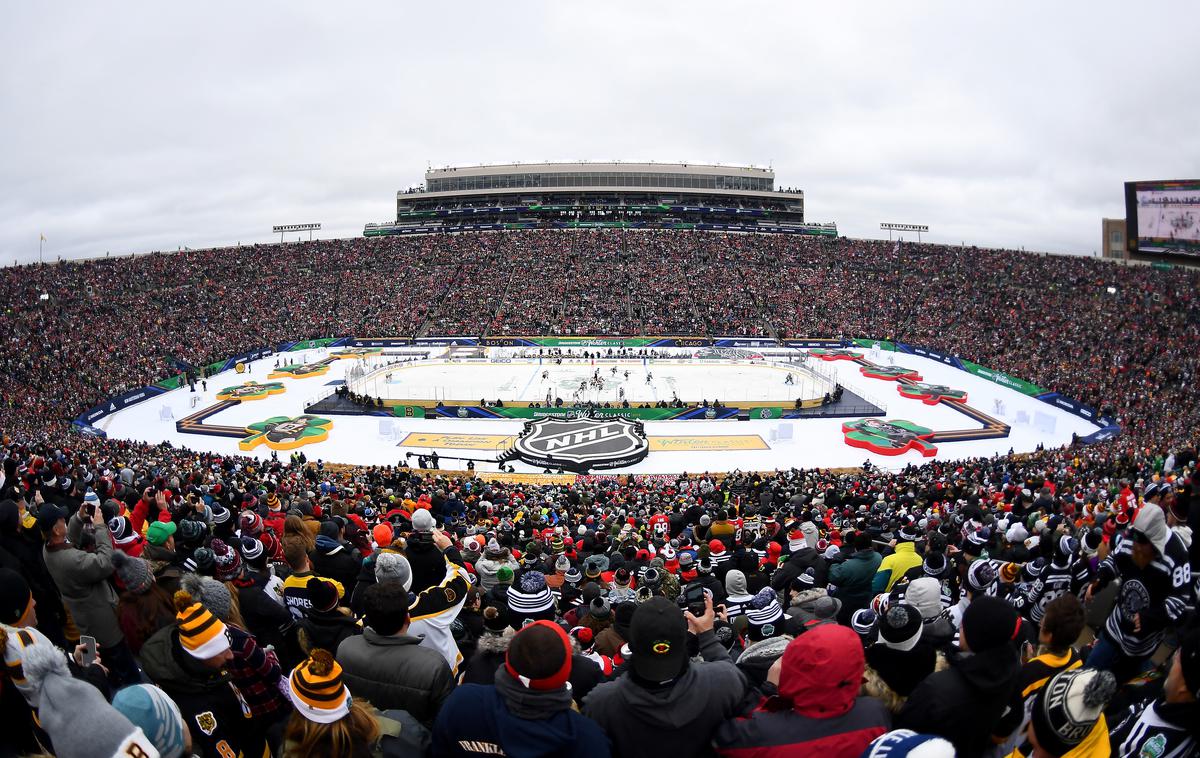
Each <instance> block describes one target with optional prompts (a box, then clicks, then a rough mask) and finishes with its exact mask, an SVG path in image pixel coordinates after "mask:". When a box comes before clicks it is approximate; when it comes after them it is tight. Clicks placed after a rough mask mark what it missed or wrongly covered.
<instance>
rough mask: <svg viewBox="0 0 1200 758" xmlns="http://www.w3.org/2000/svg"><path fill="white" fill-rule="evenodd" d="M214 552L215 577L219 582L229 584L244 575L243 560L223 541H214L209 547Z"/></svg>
mask: <svg viewBox="0 0 1200 758" xmlns="http://www.w3.org/2000/svg"><path fill="white" fill-rule="evenodd" d="M209 547H210V549H211V550H212V551H213V576H215V577H216V578H217V581H219V582H229V581H233V580H234V579H235V578H237V576H238V574H240V573H242V558H241V556H240V555H238V552H237V551H236V550H234V549H233V548H231V547H230V546H229V545H227V544H225V542H224V541H223V540H213V541H212V544H211V545H210V546H209Z"/></svg>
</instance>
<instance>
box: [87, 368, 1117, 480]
mask: <svg viewBox="0 0 1200 758" xmlns="http://www.w3.org/2000/svg"><path fill="white" fill-rule="evenodd" d="M323 357H324V354H323V353H319V352H318V351H309V354H308V357H307V360H320V359H321V358H323ZM867 357H868V358H873V359H874V360H877V361H878V362H879V363H881V364H883V365H887V364H888V354H887V353H886V352H885V353H883V354H882V355H880V356H874V357H873V356H871V355H870V354H869V353H868V355H867ZM284 358H285V361H284V362H285V363H286V362H296V361H298V360H300V358H301V356H300V354H297V353H291V354H286V355H285V356H284ZM896 362H897V363H899V364H902V365H904V366H906V367H909V368H913V369H916V370H918V371H920V372H921V374H922V377H923V380H924V381H926V382H931V383H938V384H945V385H948V386H950V387H953V388H955V389H961V390H965V391H966V392H967V393H968V402H969V403H970V404H971V405H972V406H974V407H975V408H977V409H979V410H981V411H983V412H985V413H988V414H990V415H993V416H996V417H998V418H1000V419H1001V420H1003V421H1005V422H1006V423H1008V424H1010V425H1011V426H1012V432H1011V434H1010V436H1009V437H1008V438H1005V439H992V440H974V441H969V442H953V443H942V444H940V445H939V446H938V452H937V458H939V459H956V458H966V457H973V456H983V455H993V454H996V453H1006V452H1008V451H1009V449H1013V450H1015V451H1017V452H1024V451H1030V450H1033V449H1034V448H1035V447H1036V446H1037V445H1038V444H1039V443H1043V444H1045V445H1046V446H1048V447H1054V446H1059V445H1062V444H1065V443H1067V442H1069V441H1070V439H1071V434H1072V432H1074V433H1077V434H1079V435H1081V436H1082V435H1086V434H1090V433H1092V432H1094V431H1096V429H1097V427H1096V426H1094V425H1092V424H1090V423H1088V422H1086V421H1084V420H1083V419H1081V418H1079V417H1077V416H1074V415H1072V414H1069V413H1067V412H1065V411H1062V410H1059V409H1057V408H1055V407H1053V406H1051V405H1048V404H1047V403H1043V402H1041V401H1039V400H1035V399H1034V398H1031V397H1027V396H1025V395H1022V394H1020V393H1018V392H1016V391H1015V390H1010V389H1008V388H1006V387H1002V386H1000V385H998V384H994V383H992V382H990V381H987V380H986V379H983V378H980V377H976V376H973V375H971V374H968V373H966V372H964V371H959V370H958V369H955V368H953V367H950V366H945V365H943V364H941V363H938V362H936V361H933V360H929V359H926V358H921V357H919V356H914V355H904V354H900V355H898V356H896ZM356 363H357V362H356V361H349V360H340V361H334V362H333V363H332V365H331V366H330V369H329V371H328V373H326V374H324V375H323V376H314V377H310V378H307V379H292V378H284V379H277V380H268V379H267V374H268V373H270V372H271V371H272V370H273V369H274V364H275V358H274V357H271V358H267V359H263V360H259V361H255V362H254V364H253V365H252V366H251V367H250V371H249V372H247V373H245V374H237V373H235V372H233V371H229V372H226V373H224V374H221V375H219V376H216V377H213V378H210V379H209V380H208V388H207V391H204V392H201V391H200V388H199V386H198V387H197V391H196V392H195V393H191V392H189V391H188V389H187V388H186V387H184V388H181V389H178V390H174V391H172V392H169V393H166V394H164V395H161V396H159V397H156V398H154V399H152V400H148V401H146V402H143V403H141V404H139V405H135V406H132V407H130V408H127V409H125V410H123V411H120V412H117V413H115V414H113V415H112V416H109V417H107V418H105V419H104V420H102V421H101V422H100V424H99V426H100V428H102V429H104V430H105V431H106V432H107V433H108V434H109V436H110V437H115V438H123V439H133V440H141V441H146V442H160V441H169V442H170V443H172V444H174V445H179V446H185V447H189V448H192V449H202V450H211V451H214V452H221V453H226V454H242V455H246V454H250V455H256V456H258V457H260V458H266V457H269V456H270V455H271V451H270V450H269V449H267V448H266V447H265V446H259V447H258V448H256V449H255V450H254V451H252V452H251V453H243V452H241V451H239V449H238V440H236V439H233V438H225V437H214V436H208V435H196V434H183V433H180V432H177V431H176V430H175V421H176V420H178V419H182V418H184V417H185V416H187V415H189V414H191V413H194V412H195V411H196V410H199V409H200V408H204V407H207V406H210V405H212V404H214V403H215V402H217V400H216V397H215V396H216V393H217V392H218V391H219V390H221V389H223V388H225V387H229V386H234V385H238V384H241V383H242V382H244V381H247V380H249V379H254V380H256V381H258V382H266V381H280V382H282V383H283V385H284V386H285V388H286V391H285V392H284V393H282V394H277V395H270V396H268V397H266V398H264V399H261V400H253V401H245V402H242V403H241V404H239V405H236V406H233V407H230V408H228V409H226V410H223V411H221V412H220V413H217V414H216V415H214V416H212V417H211V418H209V419H208V420H207V422H206V423H209V424H220V425H223V426H244V425H246V424H250V423H254V422H257V421H262V420H264V419H267V418H269V417H272V416H297V415H300V414H301V413H303V412H304V407H305V404H306V402H311V401H312V400H315V399H316V398H317V397H319V396H321V395H324V394H326V393H328V392H329V391H331V390H332V389H333V385H334V384H335V383H337V382H339V381H340V380H343V379H344V377H345V373H346V371H347V369H348V368H350V367H351V366H353V365H355V364H356ZM368 363H369V364H371V363H373V364H374V365H380V364H381V363H382V361H381V360H380V359H371V361H369V362H368ZM417 365H420V364H417ZM609 365H611V364H609ZM621 365H622V366H623V365H624V364H621ZM813 365H814V366H819V367H821V368H822V369H827V370H829V371H831V372H833V374H836V376H837V377H838V379H839V381H841V382H842V383H843V384H844V385H846V386H847V387H848V388H850V389H851V390H853V391H854V392H857V393H858V394H861V395H864V396H867V397H869V398H872V399H874V400H876V401H881V402H882V403H883V404H884V405H885V406H886V410H887V416H886V418H888V419H907V420H909V421H912V422H914V423H917V424H920V425H922V426H926V427H929V428H931V429H934V430H935V431H945V430H951V429H969V428H978V427H979V426H980V425H979V423H978V422H975V421H972V420H971V419H968V418H967V417H966V416H964V415H963V414H961V413H958V412H956V411H954V410H952V409H950V408H947V407H946V406H945V405H936V406H928V405H925V404H924V403H922V402H921V401H920V400H911V399H907V398H903V397H901V396H900V395H899V394H898V393H897V391H896V384H895V382H890V381H882V380H878V379H869V378H866V377H864V376H862V375H861V374H860V373H859V371H858V369H859V367H858V366H857V365H856V364H852V363H849V362H846V361H836V362H832V363H823V362H822V363H816V362H814V364H813ZM629 366H630V373H631V376H630V381H629V382H628V384H627V386H628V389H627V392H628V393H632V392H633V390H634V389H638V390H641V389H642V388H643V387H645V386H646V385H645V373H644V372H645V371H647V370H648V371H649V372H651V373H653V374H654V380H653V382H652V384H651V385H650V387H652V390H650V389H647V390H646V391H653V392H655V393H659V394H658V395H657V396H654V395H651V397H663V395H662V393H663V392H670V391H676V392H678V393H679V395H680V397H682V398H684V399H694V398H696V397H707V398H708V399H709V400H710V401H711V400H712V399H713V398H714V397H718V398H719V399H720V400H721V401H722V402H723V403H729V404H736V401H737V400H738V399H742V398H746V397H751V398H753V396H754V394H755V393H757V392H760V391H761V393H762V395H761V397H759V398H758V399H764V400H765V399H782V398H786V397H788V396H789V395H790V394H791V392H790V390H791V388H790V387H785V386H784V385H783V375H784V374H783V371H782V370H780V369H773V368H770V369H769V368H767V367H763V366H755V367H751V366H745V365H737V364H720V365H701V364H683V363H680V362H678V361H663V362H661V363H660V362H657V361H651V362H650V364H649V365H648V366H646V367H645V368H643V367H641V365H640V363H630V364H629ZM557 368H558V370H559V372H558V373H556V374H554V375H553V376H552V382H551V384H552V385H557V384H564V383H565V384H566V386H570V383H571V382H572V381H573V380H574V375H575V374H576V373H579V374H583V373H586V374H587V375H590V374H591V372H592V370H593V369H592V367H591V366H590V365H588V366H584V365H583V364H574V365H564V366H562V367H557ZM549 369H550V367H549V366H543V367H542V369H539V368H538V367H536V366H531V365H517V364H504V363H500V364H489V363H456V364H452V365H449V366H448V365H445V364H442V365H437V364H434V363H430V364H427V365H425V366H423V367H421V368H417V367H416V366H414V367H410V368H405V369H403V370H398V369H394V370H393V381H397V380H399V376H400V375H401V374H408V375H409V376H413V377H421V376H422V375H424V376H425V377H426V378H429V379H431V381H429V383H428V384H427V386H428V387H430V388H433V387H438V388H442V390H444V391H445V392H446V393H447V395H448V396H449V397H451V398H456V399H470V400H472V401H473V402H476V401H478V400H479V399H480V398H482V397H487V398H488V399H489V400H491V399H495V397H496V396H497V395H498V394H499V396H500V397H506V395H505V394H504V393H505V391H511V392H515V393H523V395H520V396H525V397H528V398H529V399H531V400H532V399H544V396H545V389H546V387H545V385H543V384H542V380H541V370H549ZM623 371H624V368H623V367H621V368H619V374H620V375H621V378H622V380H623ZM638 371H641V372H643V373H641V374H640V378H639V375H638V374H637V373H636V372H638ZM752 372H753V373H752ZM484 376H487V377H488V378H489V380H490V379H491V378H492V377H499V378H500V379H499V380H498V381H500V384H499V385H492V384H491V382H490V381H481V378H482V377H484ZM767 377H769V378H767ZM399 381H401V384H400V385H399V386H397V387H396V388H395V389H396V392H395V393H394V396H395V397H401V396H405V397H414V395H413V394H411V393H410V390H412V389H413V388H414V387H418V386H420V384H419V383H418V382H416V381H412V382H411V383H408V380H399ZM381 382H382V378H381ZM382 383H384V384H386V383H385V382H382ZM506 384H507V386H508V387H509V389H508V390H503V389H502V387H503V386H504V385H506ZM576 386H577V385H576ZM489 387H490V390H489V389H488V388H489ZM401 390H403V391H401ZM391 392H392V390H391V389H390V388H389V393H391ZM539 392H540V395H539ZM739 392H740V395H739ZM416 396H418V397H419V395H416ZM516 396H518V395H514V397H516ZM792 396H793V397H794V395H792ZM193 397H198V398H199V399H198V400H197V401H196V403H197V404H196V405H195V406H193V401H192V398H193ZM637 397H638V396H637V395H631V402H633V401H634V400H636V399H637ZM667 398H668V399H669V395H667ZM997 400H998V401H1000V402H1001V403H1003V406H1004V409H1003V412H1002V413H997V408H996V405H995V403H996V401H997ZM164 408H167V409H169V415H170V418H163V409H164ZM330 418H332V420H333V428H332V429H331V430H330V431H329V438H328V440H326V441H324V442H321V443H317V444H314V445H309V446H307V447H304V448H303V450H304V452H305V454H306V455H307V456H308V458H309V459H310V460H316V459H318V458H320V459H324V460H326V461H334V462H341V463H354V464H363V465H378V464H389V463H391V464H394V463H397V462H399V461H400V460H402V459H403V458H404V454H405V453H406V452H413V453H417V452H425V453H428V452H429V451H430V448H428V447H424V448H422V447H401V446H399V445H398V442H399V441H402V440H403V439H404V438H405V437H406V436H407V435H409V434H410V433H428V434H438V435H486V436H487V439H486V440H484V439H482V438H481V439H480V447H479V448H478V449H475V450H471V449H446V448H440V449H438V453H439V454H440V455H441V456H442V466H443V468H461V467H465V463H460V462H459V461H455V460H453V459H452V458H451V456H463V457H471V456H478V457H479V459H481V460H480V461H479V462H477V463H476V468H477V469H478V470H480V471H487V470H495V468H496V464H494V463H488V462H484V461H483V460H482V459H487V458H494V457H495V445H496V435H512V434H516V433H517V432H519V431H520V430H521V428H522V422H521V421H507V420H495V421H492V420H461V421H460V420H448V419H439V420H426V419H402V418H387V419H381V418H378V417H369V416H368V417H357V416H336V415H335V416H331V417H330ZM843 421H845V419H804V420H790V421H789V420H783V421H780V420H773V421H743V422H739V421H661V422H648V423H646V425H645V428H646V433H647V435H648V436H649V437H651V438H652V439H653V438H655V437H704V436H710V435H750V436H757V437H760V438H761V439H762V441H763V443H765V449H757V450H722V451H692V450H687V451H684V450H675V449H672V450H669V451H654V452H651V453H650V455H649V456H647V457H646V459H645V460H644V461H642V462H641V463H639V464H637V465H636V466H634V467H632V468H630V469H629V470H630V471H633V472H640V473H677V472H683V471H688V472H698V471H727V470H733V469H742V470H770V469H776V468H789V467H792V466H796V467H834V466H857V465H860V464H861V463H863V461H864V460H868V459H869V460H870V461H871V462H872V463H874V464H876V465H878V466H881V467H885V468H892V469H894V468H900V467H903V466H905V465H907V464H909V463H919V462H922V461H926V460H929V459H926V458H922V457H921V456H920V455H919V454H918V453H915V452H908V453H905V454H904V455H900V456H883V455H875V454H871V453H868V452H867V451H864V450H861V449H856V448H851V447H849V446H848V445H846V444H845V441H844V439H843V435H842V431H841V426H842V423H843ZM384 427H390V428H389V429H388V433H387V435H386V436H385V435H382V434H381V431H382V430H383V428H384ZM789 436H790V439H785V438H787V437H789ZM467 439H468V440H470V439H472V438H471V437H469V436H468V438H467ZM280 455H283V456H286V455H287V453H280ZM413 464H414V465H415V460H414V461H413ZM514 465H515V467H516V470H517V471H532V470H533V469H531V468H530V467H527V466H524V465H523V464H521V463H519V462H518V463H515V464H514Z"/></svg>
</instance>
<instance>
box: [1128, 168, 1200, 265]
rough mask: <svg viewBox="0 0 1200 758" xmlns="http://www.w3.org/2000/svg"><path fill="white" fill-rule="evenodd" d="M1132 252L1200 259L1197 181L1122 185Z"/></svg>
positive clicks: (1199, 180)
mask: <svg viewBox="0 0 1200 758" xmlns="http://www.w3.org/2000/svg"><path fill="white" fill-rule="evenodd" d="M1125 224H1126V227H1127V229H1128V231H1127V235H1128V238H1129V240H1130V242H1131V243H1132V244H1135V245H1136V250H1134V251H1133V252H1138V253H1143V254H1151V255H1155V254H1157V255H1194V256H1200V179H1193V180H1187V181H1181V180H1171V181H1154V182H1126V183H1125Z"/></svg>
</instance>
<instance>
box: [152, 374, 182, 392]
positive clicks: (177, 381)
mask: <svg viewBox="0 0 1200 758" xmlns="http://www.w3.org/2000/svg"><path fill="white" fill-rule="evenodd" d="M182 385H183V377H181V376H168V377H167V378H166V379H162V380H160V381H157V382H155V383H154V386H155V387H162V388H163V389H164V390H177V389H179V388H180V387H181V386H182Z"/></svg>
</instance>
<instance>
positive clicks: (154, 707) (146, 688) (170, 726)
mask: <svg viewBox="0 0 1200 758" xmlns="http://www.w3.org/2000/svg"><path fill="white" fill-rule="evenodd" d="M112 705H113V708H116V709H117V710H118V711H120V712H121V713H122V714H124V715H125V718H127V719H129V720H130V721H131V722H133V724H134V725H135V726H137V727H138V728H140V729H141V730H142V732H143V733H144V734H145V735H146V737H147V738H149V740H150V741H151V742H153V743H154V747H156V748H158V753H159V755H161V756H162V758H179V756H181V755H183V745H184V734H183V727H184V723H183V716H182V715H181V714H180V713H179V706H177V705H175V701H174V700H172V699H171V698H170V697H169V696H168V695H167V693H165V692H163V691H162V690H161V689H159V688H158V687H155V686H154V685H153V684H134V685H131V686H129V687H123V688H121V689H119V690H117V694H116V695H114V696H113V700H112Z"/></svg>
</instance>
